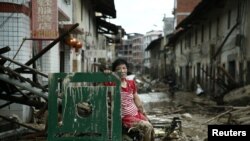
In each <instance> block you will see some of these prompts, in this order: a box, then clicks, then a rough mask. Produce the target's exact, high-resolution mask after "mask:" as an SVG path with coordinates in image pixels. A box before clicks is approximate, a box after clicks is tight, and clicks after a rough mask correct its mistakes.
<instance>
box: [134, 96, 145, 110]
mask: <svg viewBox="0 0 250 141" xmlns="http://www.w3.org/2000/svg"><path fill="white" fill-rule="evenodd" d="M134 101H135V105H136V107H137V108H138V110H139V111H140V112H141V113H143V114H145V111H144V108H143V105H142V102H141V100H140V97H139V96H138V94H137V93H135V94H134Z"/></svg>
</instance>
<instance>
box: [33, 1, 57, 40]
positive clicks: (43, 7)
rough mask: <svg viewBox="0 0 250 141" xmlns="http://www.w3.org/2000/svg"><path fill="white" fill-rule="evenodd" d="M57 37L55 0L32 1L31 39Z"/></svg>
mask: <svg viewBox="0 0 250 141" xmlns="http://www.w3.org/2000/svg"><path fill="white" fill-rule="evenodd" d="M57 37H58V10H57V0H32V38H35V39H55V38H57Z"/></svg>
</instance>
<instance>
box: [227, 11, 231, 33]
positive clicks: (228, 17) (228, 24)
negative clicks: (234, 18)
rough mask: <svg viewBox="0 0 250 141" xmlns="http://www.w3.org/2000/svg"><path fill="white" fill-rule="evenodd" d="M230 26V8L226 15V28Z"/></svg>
mask: <svg viewBox="0 0 250 141" xmlns="http://www.w3.org/2000/svg"><path fill="white" fill-rule="evenodd" d="M230 27H231V10H229V11H228V15H227V29H230Z"/></svg>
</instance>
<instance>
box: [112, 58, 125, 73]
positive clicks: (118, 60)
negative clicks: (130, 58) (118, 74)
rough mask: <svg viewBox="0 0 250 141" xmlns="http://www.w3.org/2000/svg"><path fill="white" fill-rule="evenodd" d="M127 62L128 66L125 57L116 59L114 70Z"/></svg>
mask: <svg viewBox="0 0 250 141" xmlns="http://www.w3.org/2000/svg"><path fill="white" fill-rule="evenodd" d="M122 64H125V65H126V67H127V68H128V62H127V61H126V60H124V59H121V58H119V59H116V60H115V61H114V62H113V63H112V71H115V69H116V67H117V66H119V65H122Z"/></svg>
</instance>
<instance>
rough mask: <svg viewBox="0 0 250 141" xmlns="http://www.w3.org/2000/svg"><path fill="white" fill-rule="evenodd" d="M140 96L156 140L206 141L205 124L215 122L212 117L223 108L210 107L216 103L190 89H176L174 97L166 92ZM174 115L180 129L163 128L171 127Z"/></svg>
mask: <svg viewBox="0 0 250 141" xmlns="http://www.w3.org/2000/svg"><path fill="white" fill-rule="evenodd" d="M139 95H140V98H141V99H142V101H143V103H144V107H145V109H146V111H147V114H148V117H149V119H150V121H151V123H152V124H153V125H154V128H155V134H156V139H157V140H183V141H191V140H192V141H203V140H206V138H207V128H208V127H207V125H208V124H213V123H216V122H217V123H218V121H217V120H211V119H212V118H213V117H214V116H216V115H217V114H218V113H220V112H222V111H223V110H221V109H217V110H215V109H214V108H211V107H214V106H215V105H216V103H214V102H213V101H210V100H208V99H207V98H206V96H197V95H196V94H195V93H192V92H176V93H175V96H174V97H170V96H169V93H168V92H150V93H143V94H139ZM174 118H178V120H179V121H180V123H181V127H179V128H180V129H178V131H180V132H175V131H172V133H168V132H167V131H166V130H167V128H169V127H171V123H172V122H173V119H174ZM210 120H211V121H210ZM170 132H171V131H170ZM168 134H170V135H168ZM166 136H169V137H168V138H167V137H166Z"/></svg>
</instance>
